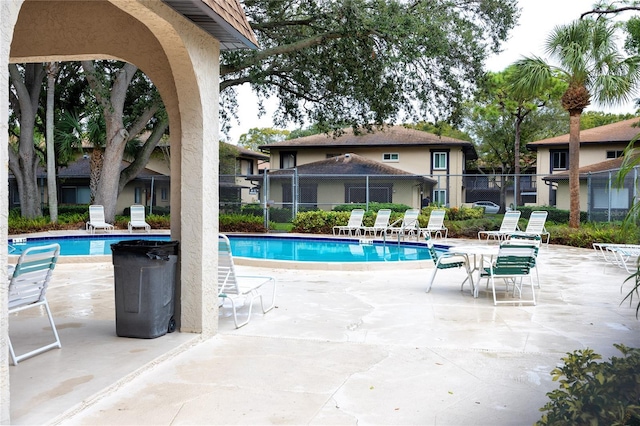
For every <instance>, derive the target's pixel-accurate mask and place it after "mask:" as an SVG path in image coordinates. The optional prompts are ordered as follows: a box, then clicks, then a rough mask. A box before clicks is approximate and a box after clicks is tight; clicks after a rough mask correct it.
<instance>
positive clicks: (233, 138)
mask: <svg viewBox="0 0 640 426" xmlns="http://www.w3.org/2000/svg"><path fill="white" fill-rule="evenodd" d="M593 1H594V0H520V1H519V2H518V3H519V7H520V8H521V15H520V20H519V23H518V25H517V26H516V27H515V28H514V29H513V30H512V31H511V34H510V37H509V39H508V40H507V41H506V43H505V44H504V45H503V51H502V52H501V53H500V54H499V55H494V56H493V57H491V58H489V60H488V61H487V69H488V70H489V71H502V70H504V69H505V68H506V67H507V66H509V65H510V64H512V63H513V62H515V61H517V60H518V59H521V58H522V57H524V56H532V55H537V56H541V57H543V58H545V54H544V50H543V49H544V42H545V39H546V37H547V35H548V34H549V33H550V32H551V30H553V28H554V27H555V26H557V25H562V24H567V23H569V22H571V21H572V20H574V19H578V18H579V17H580V14H581V13H583V12H586V11H588V10H590V9H592V5H593ZM238 105H239V108H238V110H239V111H240V123H239V124H238V123H236V122H235V121H234V122H233V123H232V124H233V126H232V127H231V131H230V133H229V137H228V139H227V140H228V142H231V143H237V141H238V139H239V137H240V135H242V134H243V133H247V132H248V131H249V129H251V128H253V127H274V124H273V122H272V120H271V116H272V114H273V111H274V110H275V101H273V102H271V101H270V102H267V103H265V106H266V109H267V112H266V114H265V115H263V116H262V117H258V108H257V100H256V97H255V96H254V95H253V94H252V93H251V90H250V89H249V86H248V85H246V84H245V85H243V86H241V87H240V88H239V89H238ZM591 109H595V110H598V111H607V112H613V113H631V112H634V111H635V108H634V105H633V102H630V103H629V104H627V105H620V106H618V107H615V108H608V109H605V108H603V107H598V106H597V105H593V106H592V107H591ZM222 139H224V136H222Z"/></svg>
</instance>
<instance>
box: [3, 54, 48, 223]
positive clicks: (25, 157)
mask: <svg viewBox="0 0 640 426" xmlns="http://www.w3.org/2000/svg"><path fill="white" fill-rule="evenodd" d="M9 75H10V76H11V83H12V84H13V87H14V89H15V93H16V96H17V98H18V104H19V109H20V111H19V114H20V140H19V143H18V149H17V150H14V149H9V169H10V170H11V172H12V173H13V175H14V176H15V178H16V182H17V184H18V196H19V197H20V211H21V214H22V216H23V217H25V218H27V219H33V218H36V217H40V216H42V206H41V205H40V192H39V190H38V176H37V167H38V162H39V159H38V156H37V155H36V150H35V145H34V142H35V141H34V126H35V120H36V114H37V111H38V104H39V100H40V89H41V88H42V82H43V80H44V77H45V70H44V66H43V64H41V63H39V64H38V63H30V64H25V66H24V77H23V76H22V75H21V73H20V71H19V70H18V67H17V66H16V65H15V64H9Z"/></svg>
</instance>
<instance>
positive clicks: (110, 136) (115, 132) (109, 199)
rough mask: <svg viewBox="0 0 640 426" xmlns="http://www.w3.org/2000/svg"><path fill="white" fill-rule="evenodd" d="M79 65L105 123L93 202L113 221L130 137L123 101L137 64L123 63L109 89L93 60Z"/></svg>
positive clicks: (108, 220) (106, 218)
mask: <svg viewBox="0 0 640 426" xmlns="http://www.w3.org/2000/svg"><path fill="white" fill-rule="evenodd" d="M82 67H83V68H84V70H85V76H86V78H87V81H88V83H89V86H90V87H91V90H92V91H93V94H94V96H95V97H96V99H97V100H98V103H99V104H100V106H101V108H102V113H103V115H104V120H105V124H106V141H105V149H104V158H103V162H102V170H101V171H100V173H99V176H100V178H99V180H98V184H97V187H96V192H95V200H94V202H95V204H102V205H103V206H104V216H105V220H106V221H107V222H110V223H113V221H114V220H115V216H116V204H117V201H118V182H119V180H120V168H121V165H122V158H123V156H124V148H125V145H126V143H127V140H128V137H129V133H128V132H127V130H126V129H125V127H124V122H123V111H124V103H125V98H126V94H127V89H128V88H129V83H130V82H131V80H132V78H133V75H134V74H135V73H136V71H137V70H138V68H137V67H136V66H135V65H132V64H129V63H126V64H124V66H123V67H122V68H121V69H120V71H119V72H118V76H117V77H116V79H115V80H114V82H113V85H112V87H111V88H110V89H109V88H105V87H104V86H103V85H102V82H101V81H100V80H99V79H98V78H97V75H96V70H95V68H94V66H93V62H91V61H82ZM107 94H108V95H107Z"/></svg>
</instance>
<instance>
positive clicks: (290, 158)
mask: <svg viewBox="0 0 640 426" xmlns="http://www.w3.org/2000/svg"><path fill="white" fill-rule="evenodd" d="M295 166H296V152H295V151H282V152H280V168H281V169H292V168H294V167H295Z"/></svg>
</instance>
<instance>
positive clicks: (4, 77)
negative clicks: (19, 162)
mask: <svg viewBox="0 0 640 426" xmlns="http://www.w3.org/2000/svg"><path fill="white" fill-rule="evenodd" d="M21 4H22V0H5V1H0V16H1V17H2V25H0V64H2V66H1V67H0V147H1V148H0V182H3V183H2V185H0V241H2V242H4V241H7V236H8V233H7V227H8V222H7V217H8V213H9V205H8V202H9V187H8V185H7V182H8V181H9V177H8V167H9V166H8V164H9V156H8V146H9V133H8V130H9V129H8V127H7V123H8V122H9V91H8V89H9V68H8V67H7V64H8V63H9V50H10V48H11V40H12V38H13V28H14V26H15V24H16V21H17V20H18V13H19V11H20V5H21ZM7 260H8V259H7V245H6V244H0V424H3V425H5V424H9V420H10V417H9V414H10V404H9V401H10V392H9V345H8V339H9V315H8V311H9V284H8V280H7Z"/></svg>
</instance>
